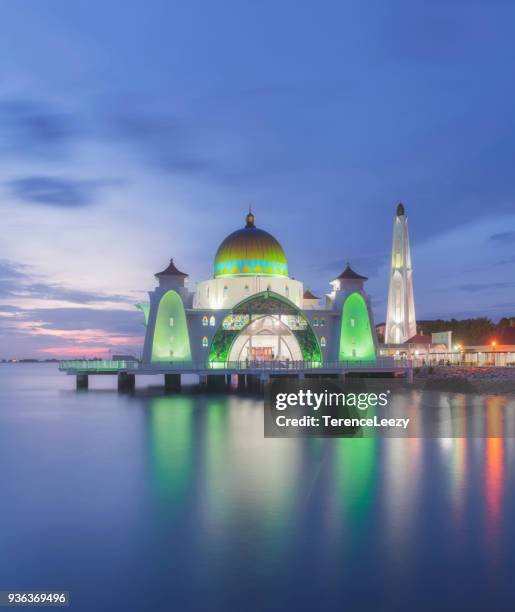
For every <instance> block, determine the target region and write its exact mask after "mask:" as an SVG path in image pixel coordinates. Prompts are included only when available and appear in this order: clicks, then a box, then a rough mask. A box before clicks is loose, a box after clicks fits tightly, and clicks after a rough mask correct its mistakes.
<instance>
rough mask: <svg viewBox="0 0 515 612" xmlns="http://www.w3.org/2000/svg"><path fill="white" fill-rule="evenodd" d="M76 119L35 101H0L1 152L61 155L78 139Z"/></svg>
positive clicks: (30, 155) (46, 156) (34, 155)
mask: <svg viewBox="0 0 515 612" xmlns="http://www.w3.org/2000/svg"><path fill="white" fill-rule="evenodd" d="M77 125H78V122H77V119H76V118H73V119H72V117H71V116H70V115H67V114H64V113H61V112H59V111H57V110H54V109H52V108H51V107H50V106H49V105H46V104H44V103H41V102H37V101H34V100H4V101H2V102H0V131H1V133H2V140H1V143H2V144H1V146H0V151H1V150H3V151H4V152H7V153H14V154H18V155H22V156H24V157H44V158H48V157H49V156H61V155H63V154H65V153H66V152H67V149H68V146H69V144H70V143H71V142H72V141H73V140H74V139H76V138H77V136H78V135H79V130H78V128H77Z"/></svg>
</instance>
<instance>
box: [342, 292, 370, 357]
mask: <svg viewBox="0 0 515 612" xmlns="http://www.w3.org/2000/svg"><path fill="white" fill-rule="evenodd" d="M339 360H340V361H375V360H376V349H375V345H374V338H373V336H372V329H371V327H370V318H369V316H368V308H367V303H366V302H365V299H364V298H363V296H362V295H361V294H360V293H351V294H350V295H349V297H348V298H347V299H346V300H345V302H344V304H343V308H342V323H341V332H340V350H339Z"/></svg>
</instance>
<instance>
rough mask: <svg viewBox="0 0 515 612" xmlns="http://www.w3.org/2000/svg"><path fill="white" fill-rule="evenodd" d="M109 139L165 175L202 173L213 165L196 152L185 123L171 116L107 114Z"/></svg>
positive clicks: (191, 136) (212, 168) (211, 161)
mask: <svg viewBox="0 0 515 612" xmlns="http://www.w3.org/2000/svg"><path fill="white" fill-rule="evenodd" d="M109 136H110V137H113V138H114V139H115V140H122V141H124V142H125V143H126V144H127V143H128V144H130V145H132V146H133V147H134V148H136V149H137V150H139V151H140V152H141V153H142V154H143V156H144V158H145V159H146V160H147V162H150V163H151V164H152V165H154V166H156V167H158V168H159V169H160V170H162V171H164V172H169V173H184V174H202V173H208V172H211V171H212V170H214V169H215V168H216V166H217V164H216V162H215V161H214V160H213V159H209V158H208V157H206V156H205V155H204V154H202V153H199V150H198V148H197V146H196V144H195V138H194V137H193V134H192V132H191V130H189V129H188V127H187V126H186V124H185V123H182V122H180V121H179V120H177V119H173V118H172V117H167V116H163V115H153V116H151V115H150V114H145V113H124V114H111V115H110V117H109Z"/></svg>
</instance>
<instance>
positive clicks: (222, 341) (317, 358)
mask: <svg viewBox="0 0 515 612" xmlns="http://www.w3.org/2000/svg"><path fill="white" fill-rule="evenodd" d="M266 315H289V316H290V317H291V319H292V321H294V324H292V327H291V330H292V333H293V335H294V336H295V339H296V341H297V342H298V344H299V347H300V350H301V352H302V358H303V360H304V361H310V362H313V363H322V351H321V349H320V343H319V341H318V339H317V337H316V335H315V333H314V331H313V329H312V328H311V325H310V323H309V320H308V319H307V318H306V316H305V315H304V313H303V312H302V311H301V310H300V309H299V308H298V307H297V306H296V305H295V304H294V303H293V302H291V301H290V300H289V299H287V298H285V297H284V296H281V295H279V294H277V293H274V292H272V291H263V292H261V293H256V294H255V295H252V296H250V297H248V298H245V299H244V300H242V301H241V302H239V303H238V304H237V305H236V306H234V308H233V309H232V310H231V312H230V314H228V315H227V316H226V317H225V318H224V320H223V321H221V323H220V324H219V326H218V329H217V331H216V334H215V335H214V338H213V341H212V342H211V347H210V349H209V361H210V362H218V363H219V362H226V361H227V360H228V357H229V354H230V351H231V347H232V345H233V343H234V342H235V341H236V339H237V337H238V336H239V335H240V333H241V332H242V331H244V330H245V329H246V328H247V327H248V326H249V325H251V324H252V322H254V321H256V320H257V319H258V318H261V317H262V316H263V317H264V316H266Z"/></svg>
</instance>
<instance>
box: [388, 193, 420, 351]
mask: <svg viewBox="0 0 515 612" xmlns="http://www.w3.org/2000/svg"><path fill="white" fill-rule="evenodd" d="M416 333H417V322H416V319H415V300H414V297H413V268H412V266H411V253H410V246H409V235H408V217H407V216H406V211H405V210H404V205H403V204H399V205H398V206H397V214H396V215H395V220H394V222H393V241H392V259H391V267H390V287H389V290H388V307H387V310H386V328H385V340H384V341H385V344H402V343H404V342H407V341H408V340H409V339H410V338H412V337H413V336H415V335H416Z"/></svg>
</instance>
